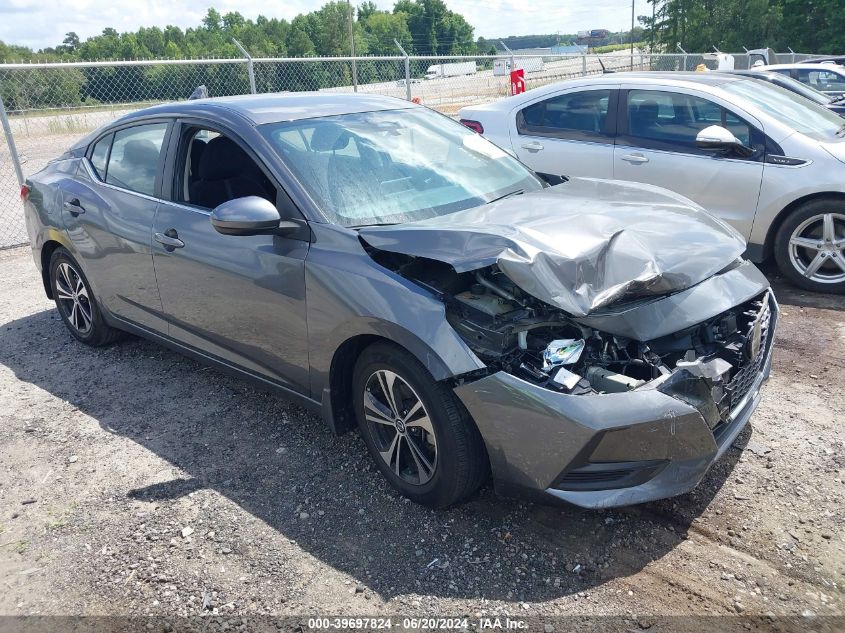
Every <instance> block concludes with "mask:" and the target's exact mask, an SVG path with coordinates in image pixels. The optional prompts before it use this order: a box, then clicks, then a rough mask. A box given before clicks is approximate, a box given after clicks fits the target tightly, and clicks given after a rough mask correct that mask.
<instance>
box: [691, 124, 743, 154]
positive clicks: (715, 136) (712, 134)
mask: <svg viewBox="0 0 845 633" xmlns="http://www.w3.org/2000/svg"><path fill="white" fill-rule="evenodd" d="M695 145H696V147H700V148H701V149H709V150H715V151H717V152H724V153H726V154H727V153H730V152H733V153H735V154H739V155H740V156H751V155H752V154H753V153H754V150H753V149H752V148H750V147H746V146H745V145H743V144H742V143H741V142H740V140H739V139H738V138H737V137H735V136H734V135H733V134H732V133H731V131H730V130H728V129H727V128H723V127H722V126H721V125H711V126H710V127H706V128H704V129H703V130H701V131H700V132H699V133H698V134H697V135H696V137H695Z"/></svg>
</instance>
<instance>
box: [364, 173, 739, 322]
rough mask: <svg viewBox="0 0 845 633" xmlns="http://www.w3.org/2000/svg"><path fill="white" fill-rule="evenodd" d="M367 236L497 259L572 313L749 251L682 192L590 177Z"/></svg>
mask: <svg viewBox="0 0 845 633" xmlns="http://www.w3.org/2000/svg"><path fill="white" fill-rule="evenodd" d="M360 235H361V238H362V239H363V240H364V241H365V242H366V243H367V244H369V245H370V246H373V247H375V248H378V249H380V250H384V251H391V252H397V253H403V254H406V255H413V256H418V257H427V258H429V259H435V260H438V261H442V262H445V263H448V264H450V265H452V266H453V267H454V268H455V270H457V271H458V272H465V271H469V270H474V269H477V268H483V267H485V266H490V265H492V264H498V266H499V268H500V269H501V270H502V271H503V272H504V273H505V274H506V275H507V276H508V277H509V278H510V279H511V281H513V282H514V283H515V284H516V285H517V286H519V287H520V288H521V289H522V290H524V291H525V292H527V293H529V294H531V295H533V296H534V297H536V298H537V299H540V300H541V301H544V302H546V303H548V304H550V305H553V306H556V307H558V308H560V309H562V310H564V311H566V312H567V313H569V314H571V315H573V316H584V315H587V314H589V313H591V312H593V311H595V310H597V309H599V308H601V307H604V306H607V305H610V304H613V303H615V302H618V301H620V300H623V299H625V300H628V299H636V298H643V297H649V296H659V295H664V294H667V293H670V292H677V291H680V290H684V289H686V288H689V287H691V286H694V285H695V284H697V283H699V282H701V281H703V280H705V279H707V278H708V277H710V276H712V275H714V274H716V273H717V272H719V271H720V270H723V269H724V268H725V267H726V266H728V265H729V264H731V262H733V261H735V260H736V259H737V258H738V257H740V256H741V255H742V253H743V251H744V250H745V240H744V239H743V238H742V236H741V235H740V234H739V233H738V232H737V231H736V230H734V229H733V228H731V227H730V226H728V225H727V224H725V223H724V222H722V221H721V220H718V219H716V218H714V217H713V216H711V215H709V214H708V213H706V212H705V211H704V210H703V209H701V207H698V206H697V205H695V203H693V202H691V201H689V200H687V199H686V198H684V197H682V196H679V195H676V194H673V193H671V192H669V191H666V190H665V189H661V188H658V187H652V186H650V185H643V184H639V183H623V182H618V181H611V180H599V179H586V178H583V179H582V178H574V179H572V180H570V181H569V182H567V183H564V184H562V185H558V186H556V187H550V188H548V189H544V190H542V191H537V192H533V193H530V194H525V195H520V196H513V197H510V198H506V199H503V200H500V201H498V202H494V203H491V204H488V205H484V206H481V207H476V208H473V209H467V210H464V211H459V212H456V213H452V214H447V215H442V216H438V217H435V218H431V219H427V220H422V221H418V222H409V223H405V224H399V225H394V226H383V227H367V228H363V229H361V231H360Z"/></svg>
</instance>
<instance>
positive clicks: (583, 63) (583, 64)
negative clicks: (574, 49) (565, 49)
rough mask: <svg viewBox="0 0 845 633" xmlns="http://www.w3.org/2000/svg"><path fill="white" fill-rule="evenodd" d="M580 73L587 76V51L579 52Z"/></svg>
mask: <svg viewBox="0 0 845 633" xmlns="http://www.w3.org/2000/svg"><path fill="white" fill-rule="evenodd" d="M581 74H582V75H583V76H584V77H586V76H587V51H586V50H585V51H584V52H583V53H581Z"/></svg>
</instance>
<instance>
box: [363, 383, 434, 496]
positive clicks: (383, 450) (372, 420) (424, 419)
mask: <svg viewBox="0 0 845 633" xmlns="http://www.w3.org/2000/svg"><path fill="white" fill-rule="evenodd" d="M364 418H365V419H366V420H367V424H368V427H369V431H370V434H371V436H372V438H373V439H374V441H375V443H376V447H377V449H378V452H379V455H381V458H382V459H383V460H384V462H385V463H386V464H387V466H388V467H389V468H390V470H391V471H392V472H393V473H395V474H396V476H397V477H400V478H401V479H402V480H404V481H406V482H407V483H409V484H412V485H417V486H421V485H423V484H426V483H428V482H429V481H431V478H432V477H433V476H434V472H435V469H436V468H437V439H436V437H435V434H434V427H433V425H432V423H431V418H430V417H429V415H428V412H427V411H426V409H425V406H424V405H423V403H422V400H421V399H420V397H419V396H418V395H417V394H416V392H415V391H414V389H413V388H412V387H411V385H409V384H408V383H407V382H406V381H405V380H404V379H403V378H402V377H401V376H400V375H399V374H397V373H395V372H393V371H390V370H387V369H380V370H378V371H375V372H373V373H372V374H371V375H370V377H369V378H368V379H367V382H366V385H365V387H364Z"/></svg>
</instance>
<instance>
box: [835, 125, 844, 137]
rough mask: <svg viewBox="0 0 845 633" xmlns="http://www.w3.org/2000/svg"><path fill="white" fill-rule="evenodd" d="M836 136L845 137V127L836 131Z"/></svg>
mask: <svg viewBox="0 0 845 633" xmlns="http://www.w3.org/2000/svg"><path fill="white" fill-rule="evenodd" d="M836 136H845V125H843V126H842V127H841V128H839V129H838V130H836Z"/></svg>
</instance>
